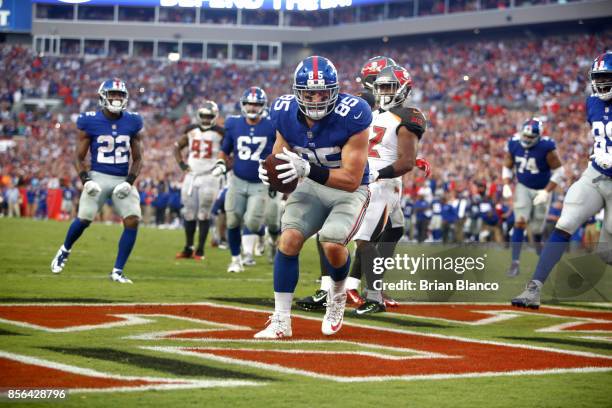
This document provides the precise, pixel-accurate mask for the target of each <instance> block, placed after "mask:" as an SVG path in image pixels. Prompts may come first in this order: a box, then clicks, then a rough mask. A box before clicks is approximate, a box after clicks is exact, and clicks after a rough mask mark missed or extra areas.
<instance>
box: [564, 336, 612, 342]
mask: <svg viewBox="0 0 612 408" xmlns="http://www.w3.org/2000/svg"><path fill="white" fill-rule="evenodd" d="M573 338H575V339H586V340H597V341H603V342H610V343H612V337H609V336H601V337H600V336H574V337H573Z"/></svg>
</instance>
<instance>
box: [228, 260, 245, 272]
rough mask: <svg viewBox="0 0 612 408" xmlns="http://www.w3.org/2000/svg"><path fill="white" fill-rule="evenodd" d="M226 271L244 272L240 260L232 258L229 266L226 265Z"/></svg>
mask: <svg viewBox="0 0 612 408" xmlns="http://www.w3.org/2000/svg"><path fill="white" fill-rule="evenodd" d="M227 271H228V272H229V273H240V272H244V268H243V266H242V262H241V261H240V260H239V259H232V262H230V264H229V266H228V267H227Z"/></svg>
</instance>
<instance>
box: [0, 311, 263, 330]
mask: <svg viewBox="0 0 612 408" xmlns="http://www.w3.org/2000/svg"><path fill="white" fill-rule="evenodd" d="M107 316H112V317H118V318H120V319H123V320H120V321H118V322H111V323H102V324H91V325H83V326H72V327H65V328H61V329H55V328H50V327H47V326H40V325H37V324H32V323H26V322H21V321H17V320H9V319H2V318H0V323H7V324H14V325H15V326H21V327H26V328H29V329H36V330H42V331H45V332H50V333H69V332H77V331H85V330H97V329H109V328H114V327H124V326H133V325H138V324H149V323H153V322H154V321H155V319H150V318H151V317H153V318H154V317H162V318H168V319H176V320H183V321H187V322H191V323H198V324H211V325H215V326H219V327H221V328H224V329H227V330H251V328H250V327H245V326H237V325H233V324H226V323H216V322H211V321H209V320H202V319H195V318H191V317H183V316H179V315H172V314H163V313H151V314H147V313H119V314H116V313H109V314H107ZM143 316H145V317H143Z"/></svg>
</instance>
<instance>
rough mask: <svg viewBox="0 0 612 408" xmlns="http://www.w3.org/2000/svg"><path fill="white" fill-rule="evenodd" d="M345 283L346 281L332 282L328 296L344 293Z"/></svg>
mask: <svg viewBox="0 0 612 408" xmlns="http://www.w3.org/2000/svg"><path fill="white" fill-rule="evenodd" d="M345 283H346V279H343V280H341V281H338V282H336V281H332V285H331V288H330V293H329V294H330V295H331V296H332V297H333V296H334V295H337V294H338V293H344V291H345V290H346V289H345Z"/></svg>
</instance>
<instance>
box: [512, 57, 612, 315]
mask: <svg viewBox="0 0 612 408" xmlns="http://www.w3.org/2000/svg"><path fill="white" fill-rule="evenodd" d="M589 77H590V80H591V88H592V91H593V93H592V95H591V96H589V97H588V98H587V100H586V113H587V120H588V122H589V124H590V125H591V134H592V136H593V138H594V145H593V152H592V155H591V157H590V162H589V166H588V167H587V169H586V170H585V171H584V173H582V176H581V177H580V178H579V179H578V180H577V181H576V182H575V183H574V184H572V186H571V187H570V188H569V190H568V191H567V194H566V195H565V200H564V201H563V210H562V211H561V216H560V217H559V220H558V221H557V224H556V225H555V229H554V230H553V232H552V234H551V236H550V238H549V239H548V241H547V242H546V245H545V246H544V249H543V250H542V254H541V255H540V260H539V262H538V265H537V266H536V270H535V272H534V274H533V276H532V278H531V280H530V281H529V282H528V283H527V287H526V289H525V290H524V291H523V292H522V293H521V294H520V295H518V296H517V297H516V298H514V299H512V305H514V306H519V307H529V308H534V309H537V308H538V307H539V306H540V292H541V290H542V285H543V284H544V282H545V281H546V278H548V275H549V274H550V272H551V271H552V269H553V268H554V266H555V265H556V264H557V262H559V260H560V259H561V256H562V255H563V252H565V249H566V248H567V247H568V245H569V241H570V237H571V236H572V234H574V232H576V230H577V229H578V228H580V226H582V224H584V223H585V222H586V221H587V220H588V219H589V218H591V217H592V216H593V215H595V214H597V213H598V212H599V211H600V210H601V209H602V208H603V209H604V211H605V212H604V222H603V226H602V229H601V235H600V239H599V241H600V250H601V249H603V250H604V253H603V254H602V255H605V256H606V258H607V257H608V255H609V252H610V251H609V248H608V247H606V245H609V244H610V243H611V242H612V211H611V206H612V118H611V117H610V116H612V52H610V51H608V52H606V53H604V54H601V55H599V56H598V57H597V58H595V60H594V61H593V64H592V65H591V70H590V72H589ZM602 247H603V248H602Z"/></svg>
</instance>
